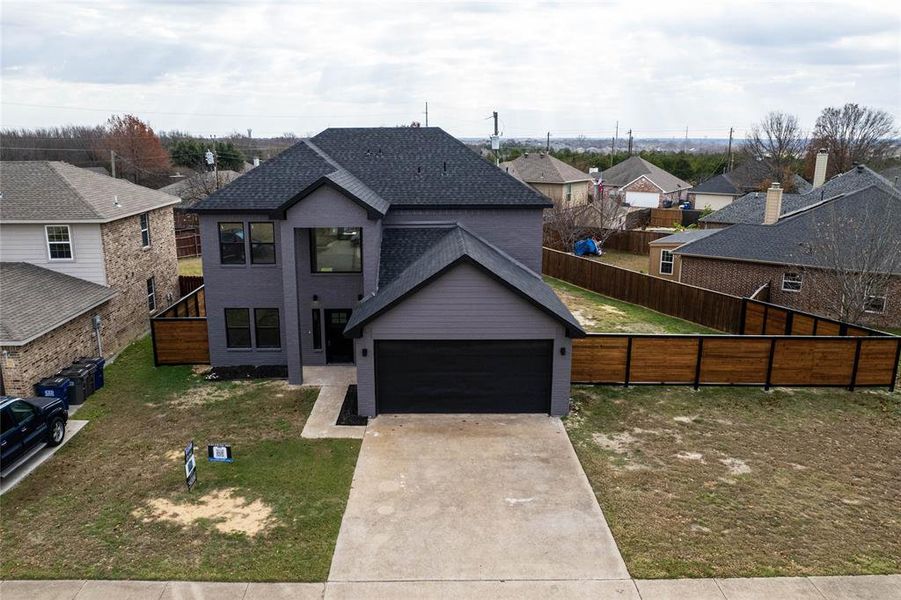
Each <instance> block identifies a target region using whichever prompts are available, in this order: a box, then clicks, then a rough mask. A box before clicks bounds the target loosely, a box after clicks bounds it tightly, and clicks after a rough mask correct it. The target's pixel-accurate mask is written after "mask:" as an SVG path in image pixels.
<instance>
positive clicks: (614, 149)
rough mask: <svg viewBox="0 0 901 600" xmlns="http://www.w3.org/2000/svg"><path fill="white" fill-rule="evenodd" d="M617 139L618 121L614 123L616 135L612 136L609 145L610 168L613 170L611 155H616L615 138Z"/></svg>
mask: <svg viewBox="0 0 901 600" xmlns="http://www.w3.org/2000/svg"><path fill="white" fill-rule="evenodd" d="M618 137H619V121H617V122H616V133H614V134H613V143H612V144H611V145H610V167H611V168H613V155H614V154H616V138H618Z"/></svg>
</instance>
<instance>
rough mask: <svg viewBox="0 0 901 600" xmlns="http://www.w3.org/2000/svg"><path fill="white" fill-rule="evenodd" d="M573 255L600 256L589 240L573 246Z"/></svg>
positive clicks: (592, 242)
mask: <svg viewBox="0 0 901 600" xmlns="http://www.w3.org/2000/svg"><path fill="white" fill-rule="evenodd" d="M573 254H575V255H576V256H585V255H586V254H600V252H598V245H597V244H595V243H594V240H593V239H591V238H588V239H585V240H579V241H578V242H576V243H575V245H574V246H573Z"/></svg>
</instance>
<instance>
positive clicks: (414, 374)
mask: <svg viewBox="0 0 901 600" xmlns="http://www.w3.org/2000/svg"><path fill="white" fill-rule="evenodd" d="M401 234H402V235H401ZM401 234H398V233H392V234H391V236H390V238H391V239H392V240H398V238H399V237H400V238H401V240H400V241H402V242H403V243H401V244H400V246H401V247H402V248H404V249H408V248H409V247H410V246H411V245H412V240H414V239H415V238H416V237H423V236H422V235H420V234H417V233H416V230H415V229H404V231H403V232H401ZM392 250H393V249H392V248H391V247H386V246H385V244H384V243H383V246H382V261H383V263H384V261H385V260H386V259H388V258H390V257H392V256H394V255H395V253H394V252H393V251H392ZM392 271H393V272H395V273H397V274H396V275H391V273H392ZM380 284H382V285H380V287H379V290H378V292H377V293H376V294H374V295H373V296H371V297H369V298H367V299H366V300H364V301H363V302H361V303H360V304H358V305H357V307H356V308H354V311H353V313H352V314H351V318H350V320H349V321H348V325H347V328H346V329H345V330H344V334H345V335H347V336H349V337H352V338H354V362H355V363H356V365H357V406H358V410H359V412H360V414H362V415H365V416H368V417H372V416H376V415H378V414H381V413H542V414H551V415H562V414H566V412H567V410H569V395H570V389H569V383H570V368H571V364H570V350H571V348H572V345H571V341H572V340H571V338H572V337H575V336H581V335H584V331H583V330H582V329H581V327H579V323H578V321H576V319H575V317H573V316H572V314H570V312H569V311H568V310H567V309H566V307H565V306H564V305H563V303H562V302H560V299H559V298H557V296H556V294H554V291H553V290H551V289H550V288H549V287H548V286H547V284H545V283H544V281H542V279H541V277H540V276H539V275H538V274H537V273H535V272H533V271H531V270H529V269H528V268H526V267H524V266H522V265H521V264H519V263H517V262H515V261H513V260H512V259H510V258H509V257H508V256H507V255H505V254H502V253H501V252H500V251H499V250H497V249H496V248H494V247H493V246H491V245H489V244H487V243H486V242H484V241H483V240H481V238H477V237H475V236H474V235H472V234H471V233H469V232H468V231H466V230H465V229H463V228H461V227H456V228H453V229H451V230H450V231H449V232H448V233H446V234H445V236H444V237H442V238H441V239H439V240H438V241H434V239H432V240H431V241H430V243H429V244H428V249H427V250H425V251H424V253H423V254H422V255H421V257H420V258H419V259H418V260H416V261H414V262H413V263H412V264H410V265H409V266H407V267H406V268H405V269H404V268H398V269H391V270H386V271H383V272H382V273H381V275H380Z"/></svg>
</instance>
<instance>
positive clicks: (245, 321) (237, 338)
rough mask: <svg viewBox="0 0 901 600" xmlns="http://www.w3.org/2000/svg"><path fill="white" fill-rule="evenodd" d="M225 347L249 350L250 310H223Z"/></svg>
mask: <svg viewBox="0 0 901 600" xmlns="http://www.w3.org/2000/svg"><path fill="white" fill-rule="evenodd" d="M225 345H226V346H227V347H229V348H250V309H248V308H226V309H225Z"/></svg>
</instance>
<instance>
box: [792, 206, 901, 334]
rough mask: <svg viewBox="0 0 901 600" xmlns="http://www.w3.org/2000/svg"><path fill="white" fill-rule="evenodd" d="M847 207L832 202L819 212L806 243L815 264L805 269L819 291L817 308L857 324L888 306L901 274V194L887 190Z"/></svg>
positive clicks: (815, 299)
mask: <svg viewBox="0 0 901 600" xmlns="http://www.w3.org/2000/svg"><path fill="white" fill-rule="evenodd" d="M843 208H844V209H843ZM843 208H842V207H839V206H838V205H837V203H836V202H832V203H831V204H830V205H829V206H828V208H825V210H822V211H818V212H821V216H820V217H818V218H817V220H816V222H815V227H816V232H817V233H816V235H815V237H814V239H813V241H812V242H810V243H809V244H805V245H803V246H802V248H803V251H804V253H806V254H809V256H810V257H811V258H812V261H811V262H812V264H813V265H814V266H811V267H807V268H805V269H804V272H805V276H809V279H810V284H811V285H812V286H813V287H812V288H811V289H815V290H816V294H815V295H814V296H813V298H812V300H811V309H812V310H813V311H814V312H820V313H825V314H827V315H829V316H832V317H834V318H836V319H839V320H840V321H845V322H847V323H858V322H860V321H861V320H863V319H864V317H865V313H867V312H880V311H881V309H880V305H882V308H883V309H884V302H885V296H886V292H887V289H888V286H889V285H890V284H891V283H892V281H893V280H897V279H898V278H899V275H901V224H899V223H901V222H899V219H901V197H899V196H898V195H897V194H896V193H891V192H887V193H886V195H885V196H880V197H878V198H876V199H870V200H869V201H867V202H866V203H865V204H856V205H855V206H853V207H851V208H850V210H849V208H848V207H847V206H845V207H843Z"/></svg>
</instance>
